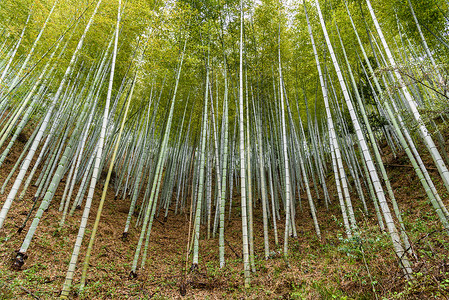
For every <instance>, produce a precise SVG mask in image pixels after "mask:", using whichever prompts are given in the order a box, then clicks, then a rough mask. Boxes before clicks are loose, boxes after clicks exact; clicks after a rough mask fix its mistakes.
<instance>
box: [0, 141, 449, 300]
mask: <svg viewBox="0 0 449 300" xmlns="http://www.w3.org/2000/svg"><path fill="white" fill-rule="evenodd" d="M448 139H449V136H448V135H446V140H448ZM25 142H26V135H25V136H23V137H22V138H21V139H20V142H19V143H17V145H16V146H15V148H14V152H13V153H12V154H11V155H10V156H9V157H8V159H7V160H6V162H5V164H4V165H3V166H2V167H1V169H0V176H1V177H0V178H1V183H2V182H3V181H4V179H5V178H6V176H7V175H8V173H9V171H10V169H11V168H12V166H13V164H14V162H15V160H16V159H17V157H18V156H19V155H20V151H21V149H22V145H23V144H24V143H25ZM20 143H22V145H21V144H20ZM383 151H385V152H386V153H385V154H386V155H385V157H387V159H386V163H387V166H389V167H388V174H389V178H390V180H391V182H392V185H393V189H394V191H395V195H396V197H397V201H398V203H399V207H400V210H401V211H402V213H403V218H404V222H405V227H406V229H407V232H408V233H409V238H410V241H411V243H412V246H413V250H414V253H415V255H416V257H411V261H412V263H413V270H414V271H415V278H416V280H414V281H408V282H407V281H406V280H405V279H404V277H403V273H402V271H401V270H400V269H399V267H398V262H397V259H396V258H395V255H394V253H393V250H392V245H391V241H390V239H389V237H388V235H387V234H385V233H381V232H380V231H379V227H378V225H377V219H376V216H375V213H374V208H373V206H372V203H369V209H370V212H371V214H370V215H369V216H368V215H366V214H364V213H363V209H362V206H361V203H360V200H359V199H358V197H357V195H356V191H355V189H354V190H353V191H352V200H353V205H354V209H355V213H356V219H357V221H358V225H359V227H360V234H361V235H360V238H358V239H357V238H353V239H346V238H345V233H344V228H343V225H342V218H341V213H340V210H339V208H338V198H337V195H336V190H335V184H333V174H332V173H329V174H328V177H327V180H328V183H327V185H328V188H329V192H330V196H331V200H332V201H333V203H332V205H331V206H330V208H329V210H327V209H326V207H325V205H324V204H323V202H322V201H320V202H319V203H318V205H317V215H318V218H319V224H320V226H321V227H320V228H321V233H322V240H321V241H320V240H319V239H318V238H317V236H316V234H315V230H314V227H313V222H312V219H311V216H310V213H309V207H308V204H307V198H306V196H305V193H303V192H301V202H302V209H300V208H299V207H298V210H297V214H296V226H297V230H298V238H290V240H289V245H290V250H289V254H290V256H289V265H287V264H286V262H285V260H284V259H283V255H282V251H281V247H279V246H278V247H276V246H275V245H274V238H273V230H272V228H270V243H271V244H270V250H271V251H272V256H271V257H270V259H269V260H264V258H263V223H262V218H261V215H262V213H261V210H262V209H261V205H260V202H259V201H256V207H255V209H254V214H255V216H254V233H255V237H254V245H255V267H256V272H254V273H252V275H251V276H252V281H251V287H250V288H244V286H243V284H242V283H243V271H242V270H243V264H242V258H241V257H242V250H241V249H242V246H241V218H240V216H239V212H240V199H239V196H238V193H237V192H236V193H235V194H234V197H233V208H232V209H233V211H232V215H231V219H230V220H227V221H226V233H225V237H226V249H225V251H226V266H225V267H224V268H223V269H220V268H219V262H218V239H217V238H215V239H212V238H211V239H207V236H206V233H205V231H206V230H205V228H204V227H203V228H202V235H201V237H200V262H199V268H198V270H196V271H194V272H191V271H190V262H189V264H188V265H187V272H186V271H185V269H186V268H185V266H186V263H185V257H186V245H187V240H188V232H189V215H188V209H187V211H186V212H185V213H183V214H178V215H174V213H173V211H170V213H169V215H168V218H167V219H166V220H164V219H163V217H162V213H161V216H159V217H157V218H156V219H155V222H154V224H153V229H152V232H151V238H150V245H149V251H148V257H147V262H146V265H145V267H144V268H139V269H138V271H137V275H138V276H137V277H136V278H130V276H129V274H130V270H131V264H132V260H133V256H134V251H135V248H136V244H137V239H138V235H139V232H140V231H138V230H137V229H136V228H135V227H134V226H132V227H131V229H130V233H129V236H128V238H127V239H126V240H123V239H121V237H122V232H123V228H124V226H125V221H126V217H127V214H128V209H129V201H130V200H129V199H125V200H120V199H117V200H115V199H114V191H112V190H110V191H109V192H108V195H107V200H106V203H105V207H104V210H103V214H102V217H101V222H100V227H99V231H98V233H97V239H96V242H95V248H94V251H93V253H92V258H91V261H90V266H89V270H88V282H87V287H86V289H85V291H84V292H83V293H82V294H77V293H76V292H75V291H77V288H78V285H79V280H80V276H81V271H80V267H81V266H82V263H83V261H84V254H85V250H86V245H87V243H88V239H89V238H90V232H91V228H92V224H93V221H94V218H95V215H96V210H97V207H98V202H99V199H100V196H101V195H100V194H101V188H102V187H101V186H102V185H101V184H99V185H98V187H97V190H96V195H95V198H94V202H93V208H92V210H91V214H90V217H89V223H88V230H87V232H86V236H85V238H84V241H83V247H82V249H81V254H80V257H79V260H78V269H77V271H76V273H75V279H74V288H73V290H74V292H72V294H71V295H72V296H71V297H72V298H74V299H429V298H434V299H449V256H448V255H449V238H448V235H447V233H445V232H443V231H442V230H441V228H442V227H441V225H440V224H439V221H438V218H437V216H436V214H435V213H434V212H433V210H432V208H431V205H430V204H429V203H428V201H427V198H426V195H425V192H424V190H423V189H422V188H421V185H420V183H419V181H418V178H417V176H416V175H415V173H414V171H413V169H412V168H411V167H410V166H409V162H408V160H407V157H406V156H405V154H402V153H400V154H399V155H398V156H397V157H396V158H395V157H393V155H392V154H391V153H390V154H388V153H387V152H388V151H389V150H387V148H383ZM448 151H449V148H448ZM424 152H425V151H422V153H423V154H424ZM423 159H424V160H425V163H426V165H428V166H429V172H430V174H431V176H432V178H434V179H435V180H434V182H435V184H436V185H437V188H438V190H439V191H440V195H441V197H442V198H443V201H444V202H445V204H446V205H449V196H448V193H447V192H446V191H445V189H444V187H443V185H442V182H441V180H440V179H438V178H439V175H438V172H437V171H436V170H435V169H434V168H433V166H432V164H431V160H430V158H429V156H428V155H427V154H424V156H423ZM329 171H331V169H329ZM10 188H11V183H9V185H8V187H7V188H6V192H5V194H3V195H1V196H0V204H3V202H4V200H5V199H6V196H7V193H8V191H9V189H10ZM34 192H35V187H32V188H30V189H29V192H28V194H27V196H26V197H25V199H24V200H22V201H17V200H15V202H13V205H12V208H11V210H10V212H9V213H8V216H7V220H6V222H5V224H4V227H3V228H2V229H1V230H0V299H52V298H57V297H58V295H59V293H60V291H61V288H62V284H63V282H64V279H65V275H66V272H67V266H68V262H69V260H70V256H71V253H72V250H73V245H74V241H75V238H76V235H77V233H78V227H79V222H80V219H81V214H82V210H76V212H75V214H74V216H73V217H70V218H68V219H67V221H66V224H65V226H64V227H63V229H62V230H59V231H58V223H59V220H60V217H61V213H60V212H58V207H59V200H60V198H61V195H62V192H63V191H61V190H58V191H57V193H56V195H55V197H54V199H53V201H52V202H51V205H50V207H49V210H48V212H46V213H44V215H43V217H42V219H41V221H40V224H39V227H38V229H37V232H36V234H35V236H34V239H33V241H32V244H31V246H30V248H29V251H28V253H27V255H28V258H27V259H26V261H25V264H24V266H23V267H22V270H20V271H15V270H13V269H12V268H11V265H12V259H13V258H14V257H15V251H17V250H18V249H19V248H20V245H21V243H22V240H23V238H24V236H25V234H26V232H27V230H28V227H29V225H30V223H31V221H29V222H28V224H27V226H26V227H25V229H24V230H23V232H22V233H17V229H18V227H19V226H20V225H21V224H22V222H23V220H24V219H25V217H26V214H27V213H28V211H29V209H30V208H31V206H32V197H33V194H34ZM367 199H369V198H368V197H367ZM226 209H228V207H227V208H226ZM33 215H34V214H33ZM33 215H32V216H33ZM227 216H228V214H227ZM133 221H135V218H133ZM278 230H279V241H280V244H281V245H282V243H283V234H284V230H283V221H282V220H281V221H279V222H278ZM139 264H140V263H139ZM181 287H185V288H186V295H185V296H184V297H183V296H181V293H180V289H181Z"/></svg>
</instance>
